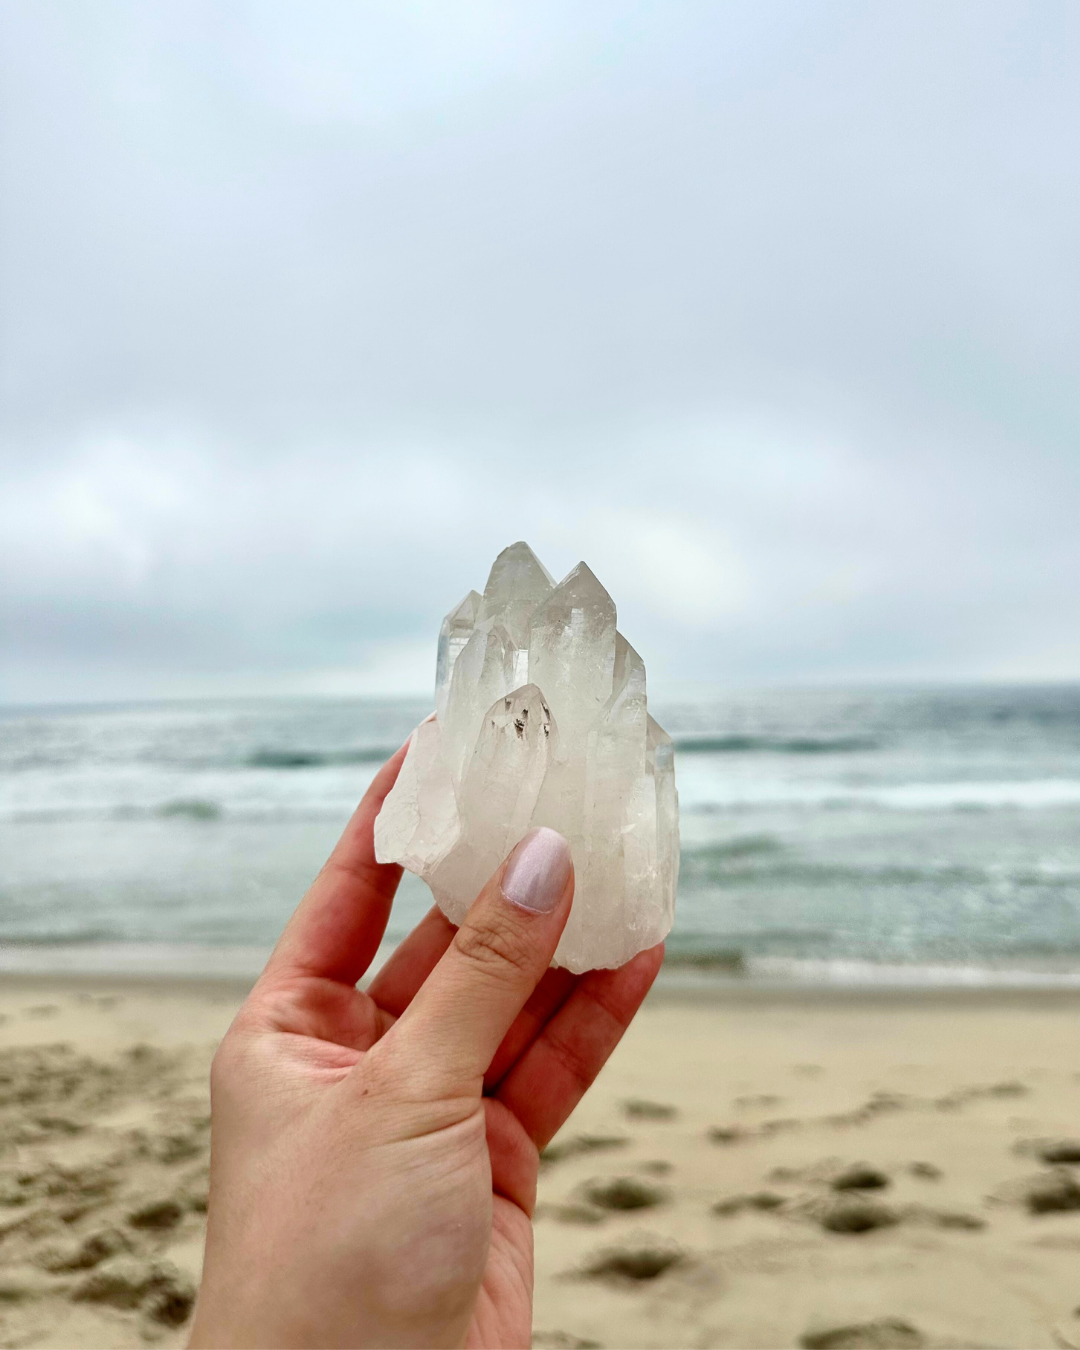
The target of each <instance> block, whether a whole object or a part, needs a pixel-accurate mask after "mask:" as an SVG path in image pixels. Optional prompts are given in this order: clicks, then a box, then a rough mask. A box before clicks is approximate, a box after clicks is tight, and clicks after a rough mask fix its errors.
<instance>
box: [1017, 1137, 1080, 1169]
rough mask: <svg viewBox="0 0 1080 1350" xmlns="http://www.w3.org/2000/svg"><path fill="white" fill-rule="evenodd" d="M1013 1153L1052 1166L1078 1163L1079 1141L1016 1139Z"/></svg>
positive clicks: (1079, 1160) (1079, 1157) (1079, 1161)
mask: <svg viewBox="0 0 1080 1350" xmlns="http://www.w3.org/2000/svg"><path fill="white" fill-rule="evenodd" d="M1013 1152H1014V1153H1019V1154H1022V1155H1025V1156H1027V1157H1035V1158H1038V1159H1039V1161H1040V1162H1044V1163H1050V1164H1052V1165H1061V1164H1064V1165H1065V1166H1072V1165H1075V1164H1078V1163H1080V1139H1018V1140H1017V1142H1016V1143H1015V1144H1014V1145H1013Z"/></svg>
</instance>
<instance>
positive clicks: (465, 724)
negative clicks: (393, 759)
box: [375, 543, 679, 972]
mask: <svg viewBox="0 0 1080 1350" xmlns="http://www.w3.org/2000/svg"><path fill="white" fill-rule="evenodd" d="M615 623H616V615H615V605H614V602H613V601H612V599H611V596H610V595H608V593H607V591H606V590H604V588H603V586H601V584H600V582H599V581H597V579H596V577H595V576H594V575H593V573H592V571H591V570H590V569H589V568H588V567H587V566H586V565H585V563H579V564H578V565H577V567H575V568H574V569H573V570H572V571H571V572H570V573H569V575H568V576H566V577H565V578H564V579H563V580H562V581H561V582H560V583H559V584H558V585H557V586H556V585H555V584H554V582H553V581H552V579H551V576H550V575H549V573H548V572H547V570H546V569H545V568H544V566H543V564H542V563H541V562H540V561H539V559H538V558H537V557H536V555H535V554H534V553H533V551H532V549H530V548H529V546H528V545H527V544H524V543H517V544H511V546H510V547H509V548H507V549H504V550H503V552H502V553H500V554H499V556H498V558H497V559H496V560H495V563H494V565H493V567H492V569H491V574H490V576H489V577H488V582H487V585H486V587H485V588H484V594H483V595H482V596H480V595H478V594H477V593H476V592H475V591H470V592H469V594H468V595H467V596H466V597H465V599H464V600H463V601H461V603H460V604H459V605H458V606H457V607H456V608H455V609H453V610H451V611H450V613H449V614H448V615H447V617H446V619H445V620H444V621H443V626H442V630H441V632H440V635H439V649H438V659H437V663H436V715H435V716H434V717H432V718H429V719H428V720H427V721H426V722H423V723H422V724H421V725H420V726H419V727H418V728H417V729H416V731H415V732H414V733H413V737H412V740H411V742H410V745H409V750H408V753H407V754H406V756H405V761H404V763H403V764H402V767H401V773H400V775H399V777H398V780H397V783H396V784H395V785H394V788H393V790H392V791H391V792H390V794H389V795H388V796H387V798H386V801H385V802H384V804H383V807H382V810H381V811H380V813H379V816H378V818H377V819H376V821H375V851H376V856H377V858H378V860H379V861H380V862H399V863H401V864H402V866H404V867H407V868H408V869H409V870H410V871H413V872H416V873H418V874H419V875H420V876H421V877H423V878H424V880H425V881H427V882H428V884H429V885H430V887H431V889H432V892H433V894H434V896H435V899H436V902H437V903H438V905H439V907H440V908H441V909H442V910H443V912H444V913H445V914H446V916H447V917H448V918H449V919H450V920H451V921H452V922H453V923H460V922H461V920H462V919H463V918H464V917H465V914H466V912H467V911H468V909H469V906H470V905H471V904H472V902H473V900H474V899H475V898H476V895H477V894H478V892H479V890H480V888H481V887H482V886H483V885H484V883H485V882H486V881H487V880H488V878H489V877H490V876H491V874H492V873H493V872H494V870H495V869H496V867H498V865H499V863H500V862H502V860H503V858H505V857H506V855H507V853H509V851H510V850H511V849H512V848H513V846H514V845H515V844H516V843H517V842H518V840H519V839H521V838H522V836H523V835H525V834H526V833H527V832H528V831H529V830H530V829H532V828H533V827H534V826H537V825H548V826H551V827H552V828H553V829H557V830H559V831H561V832H562V833H563V834H564V835H565V836H566V837H567V839H568V840H569V841H570V847H571V851H572V853H573V858H574V868H575V874H576V881H575V891H574V904H573V908H572V910H571V913H570V919H569V921H568V923H567V925H566V930H565V932H564V933H563V936H562V939H561V941H560V942H559V946H558V949H557V951H556V953H555V964H556V965H561V966H566V967H568V968H569V969H570V970H572V971H575V972H580V971H584V970H590V969H593V968H595V967H610V966H618V965H622V964H623V962H625V961H628V960H629V959H630V957H632V956H633V955H634V954H635V953H636V952H639V951H642V950H643V949H644V948H646V947H651V946H653V945H654V944H655V943H657V942H659V941H660V940H661V939H662V938H663V937H664V936H665V935H666V934H667V932H668V931H669V929H670V928H671V922H672V918H673V914H674V906H675V882H676V878H677V876H678V870H679V804H678V793H677V792H676V790H675V770H674V758H673V754H672V745H671V737H670V736H668V735H667V733H666V732H665V731H664V730H663V729H662V728H661V727H660V726H659V725H658V724H657V723H656V722H655V721H654V720H653V719H652V717H650V716H649V713H648V707H647V701H646V693H645V664H644V662H643V661H642V659H641V657H640V656H639V655H638V653H637V652H636V651H634V649H633V647H631V646H630V644H629V643H628V642H627V641H626V639H625V638H624V637H623V636H622V634H621V633H619V632H618V631H617V630H616V627H615Z"/></svg>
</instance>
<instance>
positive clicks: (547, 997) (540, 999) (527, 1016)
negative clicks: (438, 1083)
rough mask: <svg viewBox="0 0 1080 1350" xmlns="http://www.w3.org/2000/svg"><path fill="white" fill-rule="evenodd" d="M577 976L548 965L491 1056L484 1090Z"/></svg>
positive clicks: (496, 1080) (523, 1046)
mask: <svg viewBox="0 0 1080 1350" xmlns="http://www.w3.org/2000/svg"><path fill="white" fill-rule="evenodd" d="M577 978H578V977H577V976H576V975H573V974H571V973H570V971H568V970H561V969H555V968H553V967H552V968H549V969H547V970H545V971H544V974H543V977H542V978H541V980H540V983H539V984H538V985H537V986H536V988H535V989H534V990H533V991H532V993H531V994H530V995H529V999H528V1001H527V1002H526V1004H525V1006H524V1008H522V1010H521V1011H520V1012H519V1013H518V1015H517V1017H515V1018H514V1022H513V1025H512V1026H511V1028H510V1030H509V1031H508V1032H507V1033H506V1035H505V1036H504V1037H503V1038H502V1042H501V1044H500V1045H499V1048H498V1050H496V1051H495V1055H494V1058H493V1059H492V1061H491V1064H490V1065H489V1066H488V1071H487V1073H485V1074H484V1091H485V1092H487V1093H490V1092H491V1091H493V1089H494V1088H496V1087H497V1086H498V1085H499V1083H500V1082H501V1081H502V1079H503V1078H504V1077H505V1076H506V1074H507V1073H509V1071H510V1069H511V1068H512V1067H513V1066H514V1064H516V1063H517V1061H518V1060H519V1059H520V1058H521V1056H522V1054H524V1052H525V1050H526V1049H527V1048H528V1046H529V1045H530V1044H531V1043H532V1041H533V1040H535V1038H536V1037H537V1035H538V1034H539V1032H540V1030H541V1028H542V1027H543V1026H544V1023H545V1022H547V1020H548V1019H549V1018H550V1017H552V1016H554V1014H555V1013H556V1012H557V1011H558V1010H559V1008H561V1007H562V1005H563V1004H564V1003H565V1002H566V1000H567V998H569V996H570V991H571V990H572V989H573V987H574V985H575V983H576V982H577Z"/></svg>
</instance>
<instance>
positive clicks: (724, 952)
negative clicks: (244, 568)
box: [0, 686, 1080, 985]
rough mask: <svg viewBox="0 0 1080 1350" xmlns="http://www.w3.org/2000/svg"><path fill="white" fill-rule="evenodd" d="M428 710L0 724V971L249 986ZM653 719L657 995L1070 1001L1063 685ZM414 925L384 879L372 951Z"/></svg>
mask: <svg viewBox="0 0 1080 1350" xmlns="http://www.w3.org/2000/svg"><path fill="white" fill-rule="evenodd" d="M427 711H428V709H427V708H426V707H425V706H424V704H423V703H422V702H417V701H375V700H354V701H344V700H339V701H334V700H313V699H312V700H296V701H284V700H280V701H245V702H220V703H174V704H154V705H149V704H147V705H125V706H109V707H93V708H90V707H86V708H56V709H52V708H50V709H25V708H24V709H7V710H2V711H0V969H4V970H9V971H10V970H27V971H76V970H77V971H124V972H141V973H152V972H155V971H174V972H181V973H208V974H213V973H222V974H224V973H230V974H249V973H253V972H254V971H256V970H257V969H258V968H259V965H260V964H261V962H262V960H263V959H264V957H265V954H266V952H267V951H268V950H269V948H270V946H271V945H272V943H273V942H274V940H275V938H276V936H277V934H278V933H279V932H280V930H281V927H282V925H283V924H284V922H285V920H286V919H287V917H288V915H289V913H290V912H291V910H292V909H293V907H294V906H295V904H296V902H297V900H298V899H299V898H300V896H301V895H302V893H303V891H304V889H305V887H306V886H307V885H308V883H309V882H310V880H311V878H312V877H313V875H314V874H315V872H316V871H317V870H318V867H319V865H320V864H321V862H322V860H323V859H324V858H325V856H326V854H327V852H328V851H329V849H330V848H331V846H332V845H333V843H334V841H335V839H336V838H337V835H338V834H339V832H340V830H341V828H342V825H343V824H344V822H345V820H346V819H347V818H348V816H349V813H350V812H351V810H352V808H353V807H354V805H355V803H356V801H357V800H358V798H359V797H360V795H361V794H362V793H363V791H364V789H365V787H366V786H367V784H368V782H369V781H370V779H371V777H372V775H373V774H374V772H375V770H376V768H377V767H378V765H379V764H380V763H381V762H382V760H383V759H384V758H385V757H386V756H387V755H388V754H389V753H391V752H392V751H393V750H394V749H395V748H396V746H397V745H399V744H400V743H401V741H402V740H404V738H405V737H406V736H407V735H408V733H409V731H410V729H411V728H412V727H413V726H414V725H415V724H416V723H417V722H418V721H419V720H420V719H421V717H423V716H424V715H425V714H426V712H427ZM654 712H655V714H656V716H657V718H658V720H660V721H661V722H662V724H663V725H664V726H665V727H666V728H667V729H668V730H669V731H670V732H671V734H672V736H673V737H674V739H675V743H676V776H677V782H678V788H679V795H680V805H681V815H682V869H681V874H680V882H679V902H678V908H677V913H676V923H675V929H674V931H673V933H672V935H671V939H670V941H669V953H670V958H669V962H668V964H667V967H666V975H665V978H671V979H680V978H684V979H685V978H691V977H692V978H695V979H723V980H770V981H793V980H797V981H815V982H823V983H860V982H866V981H876V982H880V983H901V984H905V983H906V984H912V983H915V984H981V983H1011V984H1077V985H1080V686H1041V687H1023V688H1021V687H1017V688H1004V687H988V686H984V687H978V688H970V689H965V688H941V689H930V688H922V689H914V688H908V689H889V690H882V689H873V690H870V689H862V690H857V689H848V690H813V691H780V690H768V691H765V690H758V691H735V692H731V693H725V694H724V695H723V696H717V697H715V698H712V699H702V700H698V701H695V702H684V703H678V704H670V705H668V706H664V705H662V704H658V705H656V706H655V708H654ZM429 904H430V895H429V893H428V891H427V888H426V887H425V886H424V885H423V883H421V882H420V881H418V880H417V879H416V878H415V877H411V876H408V875H406V876H405V878H404V880H403V883H402V887H401V891H400V894H399V898H398V901H397V903H396V905H395V908H394V912H393V917H392V919H391V922H390V929H389V932H388V934H387V938H388V941H389V942H393V941H396V940H398V939H400V938H401V937H402V936H403V935H404V934H405V933H406V932H407V931H408V930H409V929H410V928H411V927H412V925H413V924H414V923H415V922H416V921H417V919H418V918H419V917H420V916H421V914H422V913H423V912H424V911H425V910H426V908H427V907H428V905H429Z"/></svg>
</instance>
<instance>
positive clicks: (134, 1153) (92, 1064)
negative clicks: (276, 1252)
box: [0, 977, 1080, 1347]
mask: <svg viewBox="0 0 1080 1350" xmlns="http://www.w3.org/2000/svg"><path fill="white" fill-rule="evenodd" d="M242 994H243V988H242V986H241V985H239V984H236V983H232V984H230V983H227V982H217V983H214V982H204V983H198V982H190V981H189V982H186V983H182V982H176V981H174V982H161V981H157V982H142V983H140V982H138V981H125V982H118V981H112V982H110V981H107V980H95V981H78V980H75V979H71V978H68V979H65V980H58V979H44V978H41V979H38V978H29V977H27V978H22V979H19V978H15V977H7V978H6V979H5V980H4V982H3V984H2V985H0V1142H2V1150H3V1151H2V1156H0V1343H2V1344H3V1345H5V1346H85V1347H97V1346H140V1345H160V1346H172V1345H181V1344H183V1342H184V1339H185V1336H186V1324H187V1319H188V1315H189V1312H190V1306H191V1302H192V1299H193V1296H194V1292H195V1289H196V1286H197V1281H198V1276H199V1267H200V1260H201V1242H202V1226H203V1221H204V1210H205V1203H206V1159H207V1139H208V1128H207V1127H208V1102H207V1090H206V1074H207V1068H208V1065H209V1060H210V1056H211V1054H212V1052H213V1048H214V1045H215V1043H216V1041H217V1039H218V1038H219V1037H220V1035H221V1033H222V1032H223V1031H224V1030H225V1028H226V1027H227V1025H228V1023H229V1020H230V1018H231V1016H232V1014H233V1012H234V1010H235V1008H236V1006H237V1004H238V1002H239V1000H240V999H241V997H242ZM1078 1050H1080V996H1078V995H1076V994H1075V993H1064V992H1057V993H1052V992H1043V993H1024V992H1019V991H1013V992H1007V991H994V992H990V991H975V990H972V991H953V992H950V991H938V992H934V993H925V992H924V993H912V992H902V993H884V992H878V993H872V992H865V991H862V992H860V991H835V992H827V991H813V990H786V991H775V990H774V991H770V990H768V989H762V988H756V987H753V986H746V987H743V988H734V989H725V990H709V991H683V992H676V991H673V990H661V991H659V992H657V993H656V994H654V995H653V996H652V997H651V998H650V1000H649V1002H648V1003H647V1005H646V1007H645V1009H644V1010H643V1011H642V1013H641V1015H640V1016H639V1018H638V1020H637V1022H636V1023H635V1025H634V1026H633V1028H632V1029H631V1031H630V1033H629V1034H628V1035H627V1037H626V1039H625V1040H624V1042H623V1044H622V1046H621V1047H620V1049H619V1051H618V1052H617V1054H616V1055H615V1057H614V1059H613V1060H612V1062H611V1063H610V1065H609V1066H608V1068H607V1070H606V1071H605V1073H604V1074H603V1076H602V1077H601V1079H600V1081H599V1082H598V1083H597V1085H596V1087H595V1088H594V1089H593V1091H592V1093H591V1094H590V1095H589V1096H588V1097H587V1098H586V1100H585V1101H584V1102H583V1103H582V1105H581V1107H580V1108H579V1109H578V1111H577V1112H576V1114H575V1116H574V1117H573V1118H572V1120H571V1121H570V1122H569V1123H568V1125H567V1127H566V1128H565V1129H564V1131H563V1132H562V1134H561V1135H560V1137H559V1138H558V1139H557V1140H556V1141H555V1143H554V1144H553V1146H552V1147H551V1148H550V1149H549V1150H548V1151H547V1155H546V1157H545V1160H544V1166H543V1172H542V1177H541V1184H540V1205H539V1209H538V1212H537V1220H536V1250H537V1286H536V1317H535V1327H536V1335H535V1343H536V1344H537V1345H538V1346H541V1347H544V1346H546V1347H573V1346H580V1347H584V1346H591V1345H598V1346H605V1347H616V1346H641V1347H645V1346H658V1347H660V1346H663V1347H669V1346H670V1347H676V1346H693V1347H709V1346H717V1347H721V1346H723V1347H729V1346H731V1347H734V1346H745V1347H758V1346H760V1347H773V1346H775V1347H779V1346H798V1345H803V1346H808V1347H814V1346H819V1347H853V1346H876V1347H888V1346H898V1347H900V1346H911V1347H915V1346H1001V1347H1005V1346H1033V1347H1035V1346H1071V1345H1078V1346H1080V1315H1077V1311H1078V1305H1080V1273H1078V1272H1080V1142H1078V1141H1080V1055H1078V1053H1077V1052H1078Z"/></svg>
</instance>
